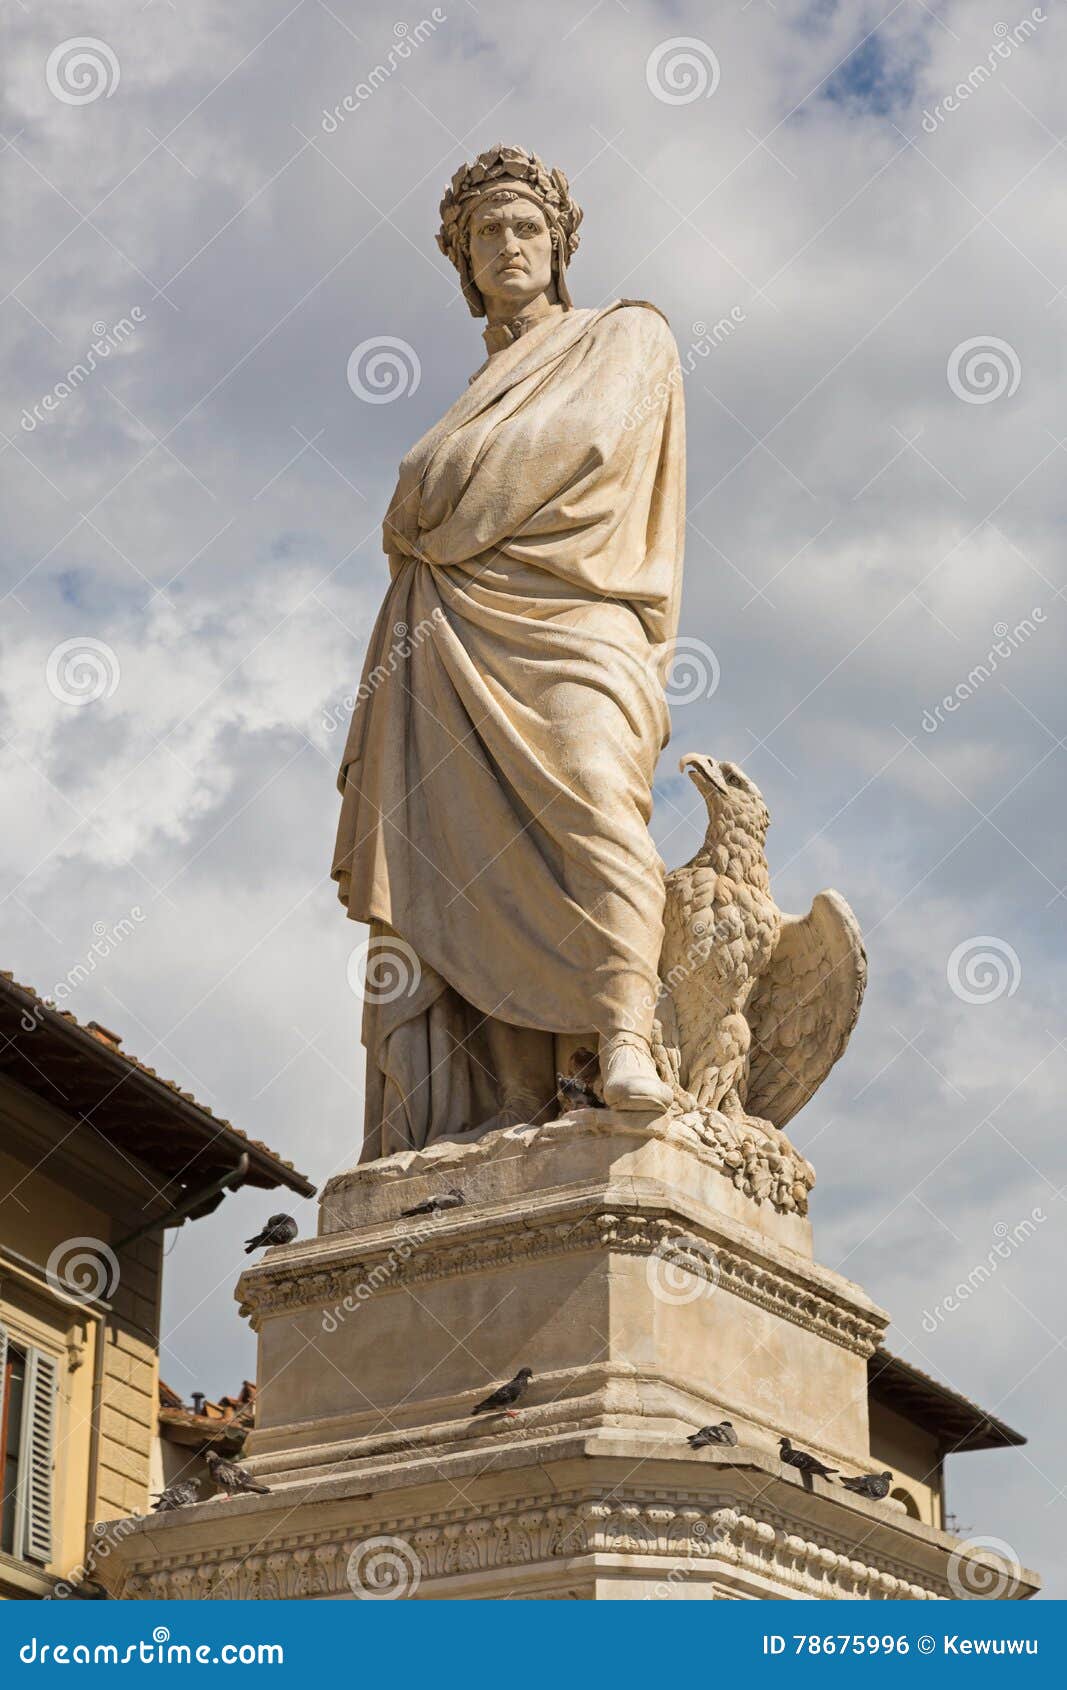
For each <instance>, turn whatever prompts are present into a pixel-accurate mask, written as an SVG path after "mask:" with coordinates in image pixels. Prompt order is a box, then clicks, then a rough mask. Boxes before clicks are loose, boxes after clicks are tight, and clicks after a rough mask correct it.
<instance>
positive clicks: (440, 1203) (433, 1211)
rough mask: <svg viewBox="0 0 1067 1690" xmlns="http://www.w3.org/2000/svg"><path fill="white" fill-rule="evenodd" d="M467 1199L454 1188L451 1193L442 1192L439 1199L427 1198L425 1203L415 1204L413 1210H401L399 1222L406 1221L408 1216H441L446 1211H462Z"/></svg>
mask: <svg viewBox="0 0 1067 1690" xmlns="http://www.w3.org/2000/svg"><path fill="white" fill-rule="evenodd" d="M466 1201H467V1199H466V1198H465V1197H464V1195H463V1193H462V1191H457V1190H456V1188H455V1186H453V1187H452V1189H451V1191H443V1192H442V1193H441V1195H440V1196H439V1197H428V1198H427V1199H426V1201H425V1203H416V1205H415V1207H414V1208H413V1209H401V1211H400V1218H401V1220H407V1219H408V1217H409V1216H410V1215H443V1214H444V1213H445V1211H446V1210H447V1209H462V1208H463V1205H464V1204H465V1203H466Z"/></svg>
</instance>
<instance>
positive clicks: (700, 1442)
mask: <svg viewBox="0 0 1067 1690" xmlns="http://www.w3.org/2000/svg"><path fill="white" fill-rule="evenodd" d="M685 1441H686V1443H687V1444H688V1445H689V1447H690V1449H707V1447H708V1445H709V1444H729V1445H730V1447H731V1448H733V1446H734V1445H735V1444H736V1443H737V1433H736V1432H735V1431H734V1429H733V1425H732V1424H731V1422H730V1421H729V1420H720V1421H719V1424H718V1425H717V1426H701V1428H700V1431H699V1432H690V1434H689V1436H688V1438H687V1439H686V1440H685Z"/></svg>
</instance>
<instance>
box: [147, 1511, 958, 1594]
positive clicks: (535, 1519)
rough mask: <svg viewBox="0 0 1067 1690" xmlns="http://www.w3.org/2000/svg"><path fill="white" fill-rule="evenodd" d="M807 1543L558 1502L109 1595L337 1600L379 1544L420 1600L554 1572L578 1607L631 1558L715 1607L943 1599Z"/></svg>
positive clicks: (741, 1528) (274, 1550)
mask: <svg viewBox="0 0 1067 1690" xmlns="http://www.w3.org/2000/svg"><path fill="white" fill-rule="evenodd" d="M286 1517H287V1516H283V1521H282V1523H284V1519H285V1518H286ZM260 1518H262V1517H260ZM810 1530H811V1528H810V1526H807V1525H799V1524H798V1522H795V1521H791V1520H789V1519H788V1518H787V1517H786V1516H784V1515H781V1514H779V1513H777V1512H776V1511H774V1510H766V1511H765V1512H763V1513H762V1514H761V1516H760V1517H759V1518H757V1517H756V1516H754V1515H752V1514H748V1513H746V1512H744V1511H743V1505H739V1506H733V1505H730V1506H720V1507H715V1506H710V1505H708V1506H699V1505H697V1504H695V1503H693V1502H692V1501H691V1500H690V1499H688V1498H682V1497H678V1496H673V1497H672V1496H661V1495H656V1496H648V1495H646V1496H641V1497H633V1498H602V1497H601V1496H595V1495H584V1496H582V1495H577V1494H575V1493H571V1494H570V1495H568V1496H566V1497H564V1498H561V1500H560V1501H558V1502H556V1503H554V1504H551V1505H549V1506H545V1504H544V1500H543V1499H541V1498H530V1499H525V1500H520V1501H518V1502H515V1503H511V1504H510V1505H509V1506H508V1507H507V1508H506V1509H503V1508H502V1509H500V1510H497V1511H495V1512H487V1513H485V1514H479V1515H477V1516H475V1517H474V1518H470V1517H467V1518H462V1517H460V1518H457V1517H455V1515H454V1514H453V1515H452V1516H449V1515H445V1514H442V1515H440V1516H436V1517H433V1516H425V1515H420V1516H409V1517H403V1516H401V1517H399V1518H397V1519H394V1520H386V1521H380V1522H374V1523H373V1524H368V1525H367V1526H366V1527H365V1528H363V1529H362V1530H361V1531H360V1533H359V1535H355V1534H354V1533H353V1532H352V1530H351V1528H348V1529H345V1528H344V1527H338V1526H335V1527H333V1528H331V1529H330V1530H328V1531H322V1532H318V1533H314V1534H310V1533H304V1534H290V1535H285V1534H281V1535H279V1536H277V1537H272V1536H271V1535H270V1533H269V1532H268V1533H266V1534H265V1535H264V1534H262V1532H261V1534H260V1535H259V1537H258V1538H256V1539H255V1540H253V1541H251V1542H249V1543H248V1544H247V1546H244V1545H242V1546H235V1545H229V1546H227V1547H226V1548H223V1549H219V1548H215V1549H205V1550H200V1551H192V1552H186V1553H185V1554H184V1555H175V1556H160V1557H155V1558H153V1559H151V1560H148V1559H145V1560H140V1561H138V1560H136V1559H134V1560H133V1561H132V1562H131V1565H130V1567H129V1570H128V1571H127V1574H126V1578H125V1582H124V1585H123V1587H122V1588H121V1590H120V1592H119V1594H120V1595H121V1596H123V1597H124V1598H127V1599H131V1600H145V1599H148V1600H153V1601H158V1600H163V1601H174V1600H192V1599H198V1598H210V1599H214V1600H241V1601H250V1600H251V1601H255V1600H258V1601H274V1600H294V1599H295V1600H300V1599H304V1598H310V1597H329V1596H345V1595H347V1594H349V1592H350V1588H351V1587H350V1586H349V1584H348V1578H347V1572H348V1564H349V1557H350V1556H351V1555H352V1553H353V1551H355V1550H356V1549H357V1548H359V1547H360V1545H361V1544H363V1543H366V1542H368V1540H370V1539H371V1538H376V1537H380V1536H387V1537H389V1538H394V1539H399V1540H400V1541H401V1543H402V1545H403V1546H404V1548H405V1549H406V1550H408V1551H410V1554H411V1557H412V1559H413V1562H414V1560H417V1562H418V1566H419V1570H420V1582H421V1583H422V1587H423V1589H424V1594H425V1593H426V1592H425V1584H426V1583H429V1584H430V1585H431V1586H432V1584H433V1581H435V1580H440V1579H447V1578H450V1577H455V1576H458V1575H468V1576H469V1575H475V1576H476V1575H478V1574H486V1575H488V1574H491V1573H493V1572H495V1571H497V1570H501V1569H512V1568H513V1569H533V1568H540V1569H545V1568H547V1567H550V1566H551V1564H552V1563H553V1562H566V1563H567V1572H566V1574H565V1575H564V1576H565V1579H566V1588H565V1589H560V1588H558V1587H557V1589H556V1591H555V1594H556V1595H558V1596H570V1597H577V1596H580V1594H581V1593H580V1589H579V1588H578V1587H576V1586H575V1584H574V1580H575V1576H576V1572H577V1569H576V1568H575V1565H574V1560H575V1558H576V1557H582V1556H596V1555H633V1556H639V1557H641V1559H642V1561H647V1562H649V1563H651V1565H650V1566H649V1568H648V1571H649V1573H650V1574H651V1575H653V1576H656V1577H658V1576H660V1572H661V1569H660V1567H659V1565H658V1563H660V1562H662V1563H665V1564H666V1565H665V1566H664V1568H663V1569H662V1571H663V1573H664V1574H666V1573H667V1572H668V1571H669V1572H670V1573H671V1575H672V1576H673V1577H674V1578H678V1579H680V1578H684V1577H688V1576H690V1575H691V1574H694V1573H697V1572H702V1575H703V1576H702V1580H701V1582H702V1583H704V1582H707V1581H708V1580H710V1579H712V1578H714V1579H715V1580H716V1581H717V1582H720V1583H721V1581H723V1580H724V1579H725V1580H726V1581H727V1582H726V1584H725V1586H724V1587H723V1588H722V1594H725V1595H735V1594H736V1593H737V1592H736V1589H734V1588H732V1586H734V1585H736V1584H738V1583H744V1581H745V1580H746V1578H747V1577H750V1576H755V1577H757V1578H758V1579H759V1580H761V1581H762V1582H763V1584H764V1585H765V1586H766V1585H771V1586H774V1587H777V1589H778V1590H780V1591H781V1593H782V1594H783V1595H794V1596H801V1597H807V1598H822V1599H828V1600H842V1599H850V1598H851V1599H861V1600H874V1601H932V1600H939V1599H943V1598H945V1597H948V1596H949V1595H950V1594H951V1591H950V1588H949V1585H948V1581H947V1578H946V1579H941V1578H934V1577H926V1578H925V1579H924V1578H923V1575H921V1574H917V1573H916V1570H915V1568H914V1567H910V1566H907V1565H906V1564H904V1563H903V1562H897V1561H895V1560H893V1559H891V1558H888V1557H884V1556H873V1555H871V1556H868V1558H867V1559H866V1560H860V1559H858V1558H857V1555H856V1553H855V1548H854V1546H853V1545H852V1544H850V1543H849V1542H848V1541H847V1540H845V1539H842V1538H838V1537H837V1536H836V1535H834V1534H829V1533H827V1534H822V1536H821V1537H820V1538H819V1539H815V1538H813V1537H812V1536H810V1535H809V1533H810ZM124 1548H125V1550H126V1552H128V1553H129V1554H130V1555H131V1556H136V1553H137V1543H136V1539H135V1538H134V1539H130V1540H127V1543H126V1545H125V1546H124ZM590 1571H593V1569H592V1568H591V1569H590ZM491 1582H495V1581H491ZM491 1593H492V1592H491V1590H490V1592H489V1594H491ZM719 1593H720V1591H719V1590H716V1592H715V1594H716V1595H718V1594H719ZM429 1594H434V1595H438V1596H440V1595H444V1594H445V1592H444V1591H442V1590H437V1591H432V1590H431V1592H429ZM509 1594H511V1593H509ZM514 1594H515V1595H520V1594H522V1593H521V1592H518V1591H517V1592H515V1593H514ZM530 1594H531V1595H532V1594H535V1593H533V1592H531V1593H530ZM536 1594H539V1592H538V1593H536Z"/></svg>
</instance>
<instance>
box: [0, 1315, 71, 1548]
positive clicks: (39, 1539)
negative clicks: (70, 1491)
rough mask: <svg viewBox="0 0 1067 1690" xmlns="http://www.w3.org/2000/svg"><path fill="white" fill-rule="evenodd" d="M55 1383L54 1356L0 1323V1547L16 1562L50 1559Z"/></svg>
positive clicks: (57, 1369) (57, 1375)
mask: <svg viewBox="0 0 1067 1690" xmlns="http://www.w3.org/2000/svg"><path fill="white" fill-rule="evenodd" d="M58 1385H59V1368H58V1365H57V1363H56V1361H55V1360H54V1358H53V1357H52V1356H50V1355H46V1354H45V1352H44V1351H43V1350H36V1349H34V1348H33V1347H32V1345H29V1344H17V1343H15V1342H14V1341H13V1340H10V1339H9V1337H8V1334H7V1332H6V1330H5V1328H4V1327H3V1326H0V1476H2V1480H3V1498H2V1507H0V1550H3V1551H4V1552H5V1553H6V1554H8V1555H13V1556H15V1558H16V1559H17V1560H20V1561H40V1562H42V1563H47V1562H48V1561H50V1560H51V1558H52V1468H53V1465H54V1462H55V1442H56V1392H57V1389H58Z"/></svg>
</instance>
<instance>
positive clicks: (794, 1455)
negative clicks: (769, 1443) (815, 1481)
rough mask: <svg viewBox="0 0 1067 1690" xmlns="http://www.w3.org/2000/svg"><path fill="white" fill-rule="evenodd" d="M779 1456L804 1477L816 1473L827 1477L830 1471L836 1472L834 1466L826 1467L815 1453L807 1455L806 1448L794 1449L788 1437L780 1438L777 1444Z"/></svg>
mask: <svg viewBox="0 0 1067 1690" xmlns="http://www.w3.org/2000/svg"><path fill="white" fill-rule="evenodd" d="M779 1449H780V1452H781V1457H782V1460H783V1461H784V1462H786V1463H787V1465H788V1466H790V1467H796V1468H797V1469H798V1470H799V1471H800V1472H801V1473H803V1474H804V1475H805V1477H810V1475H811V1474H812V1473H818V1475H819V1477H820V1478H821V1479H828V1478H829V1477H830V1475H831V1473H836V1472H837V1468H836V1467H827V1465H826V1463H825V1462H823V1461H820V1460H819V1457H818V1456H817V1455H809V1454H808V1451H807V1450H806V1449H794V1448H793V1446H792V1444H791V1443H790V1442H789V1439H788V1438H782V1439H781V1441H780V1444H779Z"/></svg>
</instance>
